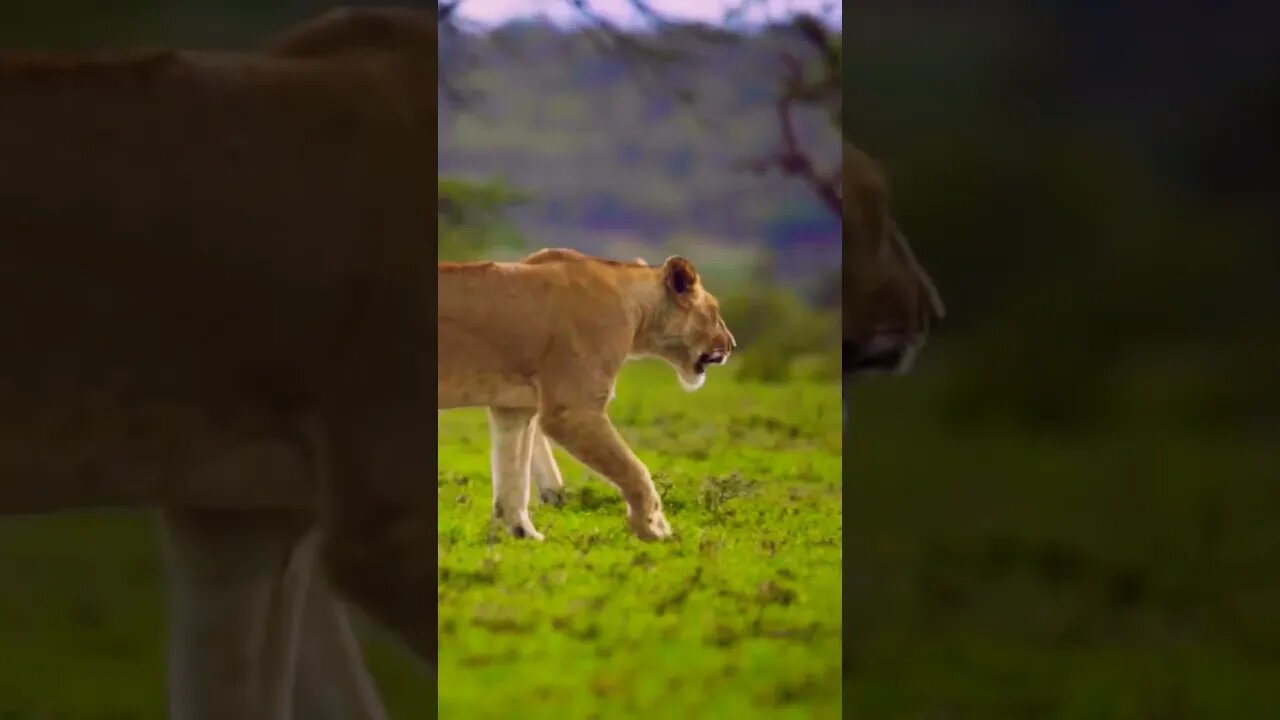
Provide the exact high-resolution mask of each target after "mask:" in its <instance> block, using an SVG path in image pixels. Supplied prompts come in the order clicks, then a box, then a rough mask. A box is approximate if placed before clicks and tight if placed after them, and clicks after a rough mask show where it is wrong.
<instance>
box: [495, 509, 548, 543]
mask: <svg viewBox="0 0 1280 720" xmlns="http://www.w3.org/2000/svg"><path fill="white" fill-rule="evenodd" d="M493 522H494V523H495V524H496V525H497V526H499V527H501V528H502V529H503V530H505V531H507V532H509V533H511V536H512V537H516V538H526V539H530V540H537V541H539V542H541V541H542V540H543V539H544V538H543V536H542V533H540V532H538V530H537V528H535V527H534V526H533V521H532V520H530V519H529V514H528V513H527V512H521V513H511V514H506V513H503V512H501V511H500V510H498V509H495V510H494V513H493Z"/></svg>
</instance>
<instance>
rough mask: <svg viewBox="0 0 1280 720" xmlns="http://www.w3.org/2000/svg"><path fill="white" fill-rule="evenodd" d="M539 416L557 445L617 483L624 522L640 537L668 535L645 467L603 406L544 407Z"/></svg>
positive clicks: (652, 537) (663, 536)
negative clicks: (625, 506) (624, 515)
mask: <svg viewBox="0 0 1280 720" xmlns="http://www.w3.org/2000/svg"><path fill="white" fill-rule="evenodd" d="M539 419H540V421H541V424H542V429H543V431H544V432H546V434H547V435H548V436H549V437H550V438H551V439H553V440H555V441H556V442H557V443H559V444H560V447H563V448H564V449H565V450H568V451H569V454H571V455H573V456H574V457H575V458H577V459H578V461H579V462H581V463H582V464H583V465H586V466H587V467H589V468H591V469H592V470H594V471H595V472H597V473H599V474H600V475H601V476H603V477H604V478H605V479H606V480H608V481H609V482H611V483H613V484H614V485H616V486H617V487H618V490H620V491H621V492H622V498H623V500H625V501H626V503H627V522H628V523H629V524H630V525H631V529H632V531H634V532H635V534H636V535H637V536H638V537H639V538H641V539H642V540H660V539H662V538H665V537H668V536H670V535H671V526H670V525H669V524H668V523H667V518H666V517H665V516H664V515H663V514H662V499H661V498H660V497H659V496H658V490H657V488H655V487H654V485H653V480H652V478H650V477H649V470H648V468H646V467H645V466H644V463H642V462H640V458H638V457H636V454H635V453H633V452H632V451H631V448H629V447H627V444H626V442H624V441H623V439H622V436H621V435H619V434H618V431H617V430H616V429H615V428H614V427H613V423H612V422H610V421H609V416H608V415H606V414H605V413H604V410H603V409H595V408H576V407H572V406H571V407H553V408H550V409H546V408H544V409H543V410H542V411H541V412H540V413H539Z"/></svg>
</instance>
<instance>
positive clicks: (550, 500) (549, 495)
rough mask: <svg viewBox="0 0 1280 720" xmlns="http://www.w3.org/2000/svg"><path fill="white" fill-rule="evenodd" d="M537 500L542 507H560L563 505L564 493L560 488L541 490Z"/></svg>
mask: <svg viewBox="0 0 1280 720" xmlns="http://www.w3.org/2000/svg"><path fill="white" fill-rule="evenodd" d="M538 499H539V500H541V501H542V502H543V504H544V505H550V506H552V507H562V506H563V505H564V492H563V491H562V490H561V489H560V488H542V489H541V490H539V491H538Z"/></svg>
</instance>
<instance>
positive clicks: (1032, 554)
mask: <svg viewBox="0 0 1280 720" xmlns="http://www.w3.org/2000/svg"><path fill="white" fill-rule="evenodd" d="M932 382H934V377H933V376H932V375H931V374H930V372H929V371H928V368H926V369H924V371H923V372H921V373H920V374H919V375H917V376H914V377H912V378H907V379H902V380H899V381H891V382H887V383H874V384H869V385H867V386H866V387H864V388H859V389H858V391H857V392H856V393H855V394H854V396H853V399H854V402H855V404H854V409H855V416H854V417H853V418H851V420H852V425H851V428H850V430H851V440H850V443H849V446H848V448H847V452H848V457H849V461H848V464H847V466H846V468H845V470H846V473H847V475H848V479H847V480H846V484H845V492H846V494H847V495H846V498H847V500H846V502H847V504H846V516H845V521H846V531H845V542H846V545H845V547H846V550H847V552H846V555H845V566H844V567H845V574H844V583H845V585H844V587H845V595H844V597H845V602H846V613H847V617H848V618H849V624H848V626H847V627H846V628H845V633H846V635H845V651H846V653H847V654H846V662H847V665H846V667H845V671H846V672H847V673H848V676H849V681H848V684H847V685H846V687H845V694H844V697H845V703H846V706H847V708H848V710H849V712H850V713H851V714H852V716H853V717H856V718H865V719H868V720H898V719H907V718H911V719H912V720H915V719H922V720H923V719H926V718H936V719H939V720H941V719H942V718H955V719H957V720H960V719H964V718H980V719H982V720H1003V719H1005V718H1009V719H1010V720H1015V719H1016V720H1023V719H1028V718H1051V719H1055V720H1057V719H1061V720H1067V719H1075V718H1080V719H1082V720H1084V719H1088V720H1111V719H1114V720H1130V719H1133V720H1137V719H1139V718H1143V719H1146V718H1150V719H1151V720H1181V719H1187V720H1192V719H1195V720H1199V719H1201V718H1206V719H1207V718H1213V719H1215V720H1216V719H1226V718H1240V719H1241V720H1245V719H1251V718H1258V717H1264V716H1265V717H1273V716H1274V715H1275V712H1276V709H1277V708H1280V522H1277V519H1278V518H1280V515H1277V510H1278V509H1280V442H1277V438H1276V436H1275V435H1274V432H1272V433H1271V434H1262V433H1259V434H1258V435H1256V436H1254V437H1248V436H1244V435H1234V436H1233V435H1228V434H1225V433H1222V434H1216V435H1212V434H1208V433H1205V432H1196V433H1191V432H1174V431H1171V430H1164V431H1161V430H1158V429H1156V428H1158V427H1159V426H1160V422H1159V419H1158V417H1156V416H1155V415H1153V414H1151V413H1150V411H1141V410H1140V409H1138V413H1137V414H1136V415H1135V416H1134V417H1136V418H1139V419H1140V418H1141V417H1142V415H1141V413H1142V412H1147V419H1146V420H1145V421H1143V422H1134V421H1132V420H1130V421H1129V422H1128V425H1129V426H1130V427H1128V428H1123V427H1113V428H1108V429H1106V430H1105V431H1104V430H1102V429H1097V430H1095V431H1094V432H1088V433H1080V434H1078V435H1075V436H1062V435H1059V436H1052V437H1051V436H1043V435H1042V436H1035V435H1030V434H1028V433H1026V432H1023V431H1018V430H1015V429H996V428H982V427H966V426H965V425H964V424H963V423H957V424H955V425H944V424H940V423H939V422H938V421H937V420H936V419H935V418H936V414H937V413H936V408H937V401H936V398H937V397H938V394H937V393H935V392H933V389H932V387H931V383H932ZM990 402H992V403H998V402H1001V398H1000V397H999V396H998V395H996V396H993V397H991V399H990Z"/></svg>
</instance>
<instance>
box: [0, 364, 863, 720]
mask: <svg viewBox="0 0 1280 720" xmlns="http://www.w3.org/2000/svg"><path fill="white" fill-rule="evenodd" d="M717 370H718V369H712V371H711V377H710V379H709V380H708V383H707V387H705V388H704V389H703V390H701V391H699V392H698V393H695V394H687V393H685V392H683V391H681V390H680V389H679V388H678V386H677V384H676V381H675V378H674V376H673V375H672V373H671V371H669V370H667V369H666V368H663V367H661V366H657V365H655V364H652V363H638V364H635V365H632V366H630V367H628V369H627V371H626V373H625V375H624V377H623V378H622V380H621V381H620V382H619V387H618V399H617V401H616V402H615V404H614V408H613V411H612V414H613V416H614V417H615V418H616V419H617V421H618V423H619V425H620V426H621V428H622V432H623V434H624V435H626V437H627V439H628V440H629V441H630V442H631V443H632V445H633V446H634V447H635V449H636V450H637V452H638V453H639V455H640V456H641V457H642V458H643V459H644V461H645V462H646V463H647V464H648V465H649V467H650V469H651V470H652V471H653V473H654V475H655V478H656V480H657V482H658V484H659V487H660V488H661V489H662V492H663V493H664V496H665V498H666V503H667V508H668V517H669V519H670V521H671V522H672V524H673V526H674V528H675V530H676V532H677V533H679V536H680V537H679V540H678V541H677V542H672V543H668V544H662V545H645V544H642V543H640V542H639V541H637V540H634V539H632V538H631V537H630V535H629V532H628V531H627V529H626V523H625V520H624V508H623V505H622V502H621V500H620V499H619V498H618V497H617V494H616V492H615V491H614V490H613V489H612V487H610V486H609V485H607V484H606V483H605V482H604V481H603V480H600V479H598V478H594V477H593V478H587V477H585V476H584V474H583V471H582V469H581V466H580V465H578V464H577V463H575V462H573V461H571V460H569V459H567V458H566V457H565V456H564V455H563V454H560V455H559V456H560V459H561V461H562V463H561V466H562V469H563V471H564V474H565V480H566V483H567V485H568V488H569V497H568V501H567V503H566V506H565V507H563V508H559V509H555V508H548V507H543V506H541V505H537V504H536V502H537V501H536V500H535V501H534V502H535V505H534V508H533V517H534V522H535V523H536V525H537V527H538V528H539V529H540V530H541V531H543V532H544V533H545V534H546V535H547V541H546V542H545V543H533V542H531V541H518V540H515V539H510V538H495V539H494V541H493V542H491V541H490V537H489V531H488V530H489V528H488V517H489V502H490V478H489V469H488V460H487V458H488V447H489V445H488V434H487V431H486V428H485V423H484V416H483V413H481V412H470V411H456V412H449V413H443V414H441V416H440V474H439V488H440V502H439V509H440V515H441V518H440V528H441V530H440V550H439V557H440V565H441V568H440V571H439V572H440V576H439V577H440V591H439V592H440V643H441V647H440V663H441V667H440V684H441V687H440V695H439V709H440V713H441V717H445V718H467V719H468V720H471V719H473V718H475V719H482V718H488V717H492V718H511V717H519V718H521V720H534V719H535V718H543V717H547V718H550V717H554V718H557V720H574V719H576V718H587V717H602V718H603V717H632V716H634V715H635V714H636V713H637V712H639V711H643V710H655V711H658V712H662V713H664V714H665V715H666V717H669V718H672V719H674V718H686V717H706V718H717V717H753V716H767V717H780V718H786V717H832V718H834V717H839V714H840V629H841V618H840V602H841V587H840V554H841V548H840V529H841V528H840V485H839V478H840V470H841V459H840V436H839V418H840V416H839V407H838V400H839V393H838V391H837V389H836V388H835V387H834V386H825V387H824V386H814V385H810V386H779V387H768V388H766V387H755V386H744V385H739V384H737V383H736V382H735V381H734V380H733V377H732V374H731V372H729V370H730V368H725V369H724V370H725V371H723V372H717ZM423 480H424V482H426V481H427V478H425V477H424V479H423ZM159 560H160V555H159V546H158V544H157V538H156V533H155V528H154V525H153V522H152V521H151V519H150V518H149V517H148V516H147V515H146V514H144V513H96V514H64V515H54V516H47V517H20V518H13V517H11V518H0V720H18V719H21V720H135V719H136V720H153V719H154V720H159V719H161V718H163V717H165V696H164V682H165V676H164V672H165V670H164V622H165V616H166V607H165V596H164V587H163V582H162V578H161V575H160V563H159ZM366 635H367V636H368V637H369V639H370V642H369V646H370V647H369V655H370V659H371V662H372V664H373V668H374V672H375V675H376V676H377V679H378V684H379V687H380V689H381V690H382V692H383V695H384V698H385V700H386V701H387V705H388V710H389V712H390V714H391V717H392V718H393V720H418V719H420V718H426V717H430V716H431V714H432V712H433V707H432V706H433V705H434V703H435V700H436V698H435V693H434V690H435V688H433V687H431V686H430V685H428V684H427V682H428V680H427V678H428V677H429V676H426V675H424V674H423V673H421V672H420V671H419V670H418V669H416V668H415V667H413V666H412V665H411V664H410V663H409V662H408V661H407V660H406V658H405V657H404V656H403V655H402V654H400V653H399V652H398V651H397V650H394V649H392V648H390V647H389V646H388V645H387V644H386V643H385V642H383V641H382V640H381V638H380V636H379V635H378V634H377V633H366Z"/></svg>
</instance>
